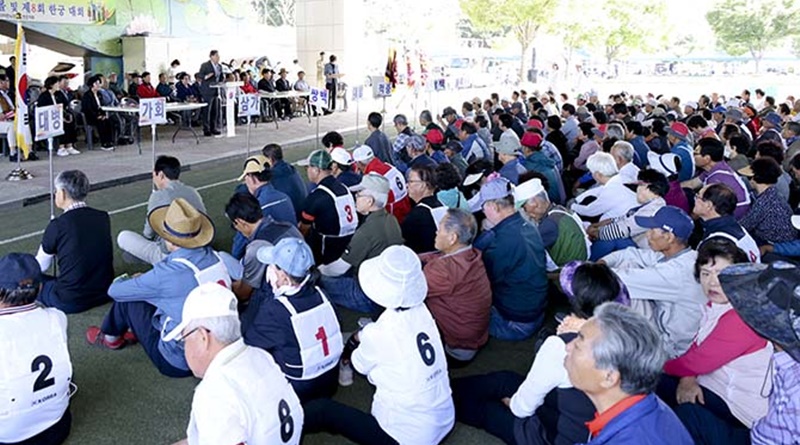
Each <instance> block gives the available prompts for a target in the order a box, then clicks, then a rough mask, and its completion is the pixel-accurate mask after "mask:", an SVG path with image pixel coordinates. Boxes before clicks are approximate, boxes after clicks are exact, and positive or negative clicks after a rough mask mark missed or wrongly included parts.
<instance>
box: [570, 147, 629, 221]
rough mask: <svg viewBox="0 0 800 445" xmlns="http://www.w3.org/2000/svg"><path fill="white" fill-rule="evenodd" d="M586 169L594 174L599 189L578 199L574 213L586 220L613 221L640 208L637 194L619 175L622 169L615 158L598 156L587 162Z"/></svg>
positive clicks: (602, 153)
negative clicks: (626, 185)
mask: <svg viewBox="0 0 800 445" xmlns="http://www.w3.org/2000/svg"><path fill="white" fill-rule="evenodd" d="M586 168H588V169H589V171H590V172H591V173H592V178H594V180H595V182H597V186H596V187H593V188H590V189H589V190H586V191H585V192H583V193H581V194H580V195H578V196H577V197H576V198H575V203H574V204H572V206H571V209H572V211H574V212H575V213H577V214H578V215H580V216H581V218H583V219H595V220H596V219H597V218H598V217H599V220H601V221H602V220H604V219H611V218H616V217H618V216H623V215H625V213H626V212H627V211H628V210H630V209H631V208H633V207H635V206H637V205H638V203H637V202H636V194H635V193H634V192H632V191H631V190H630V189H628V188H627V187H625V184H624V182H623V180H622V178H621V177H620V176H619V175H618V173H619V169H618V168H617V163H616V161H615V160H614V157H613V156H611V155H610V154H608V153H604V152H598V153H595V154H593V155H591V156H589V159H588V160H587V161H586Z"/></svg>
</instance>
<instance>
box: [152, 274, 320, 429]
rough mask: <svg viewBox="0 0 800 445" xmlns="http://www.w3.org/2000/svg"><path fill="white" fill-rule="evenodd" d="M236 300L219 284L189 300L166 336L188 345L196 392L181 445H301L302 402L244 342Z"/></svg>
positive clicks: (260, 352) (268, 361)
mask: <svg viewBox="0 0 800 445" xmlns="http://www.w3.org/2000/svg"><path fill="white" fill-rule="evenodd" d="M241 332H242V331H241V325H240V323H239V314H238V312H237V311H236V297H235V296H234V295H233V293H231V291H230V290H228V289H226V288H224V287H222V286H219V285H217V284H215V283H205V284H202V285H200V286H198V287H197V288H196V289H194V290H193V291H192V292H190V293H189V295H188V296H187V297H186V302H185V304H184V305H183V310H182V312H181V323H180V324H178V325H177V326H175V328H174V329H172V331H170V332H169V333H168V334H167V336H166V337H165V339H166V341H168V342H169V343H170V344H182V345H183V347H182V349H184V350H185V354H186V363H188V365H189V368H190V369H191V372H192V374H194V376H195V377H197V378H200V379H202V381H201V382H200V383H199V384H198V385H197V388H196V389H195V391H194V397H193V398H192V411H191V415H190V417H189V425H188V427H187V428H186V439H184V440H182V441H180V442H177V443H176V444H175V445H190V444H191V445H195V444H206V443H215V444H245V443H247V444H267V443H285V444H293V445H296V444H298V443H300V438H301V434H302V431H303V422H304V420H305V419H304V413H303V408H302V407H301V406H300V400H299V399H298V397H297V395H296V394H295V392H294V390H293V389H292V386H291V385H290V384H289V382H287V381H286V379H285V378H284V376H283V373H282V372H281V369H280V368H279V367H278V365H277V364H276V363H275V360H274V359H273V358H272V356H271V355H270V354H269V353H267V352H265V351H264V350H262V349H260V348H256V347H253V346H248V345H246V344H245V342H244V341H243V339H242V334H241Z"/></svg>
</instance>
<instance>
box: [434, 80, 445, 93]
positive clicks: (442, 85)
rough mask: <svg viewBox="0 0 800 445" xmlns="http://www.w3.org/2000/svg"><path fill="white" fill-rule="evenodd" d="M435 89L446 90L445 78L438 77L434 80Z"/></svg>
mask: <svg viewBox="0 0 800 445" xmlns="http://www.w3.org/2000/svg"><path fill="white" fill-rule="evenodd" d="M433 89H434V91H444V90H445V83H444V79H436V80H434V81H433Z"/></svg>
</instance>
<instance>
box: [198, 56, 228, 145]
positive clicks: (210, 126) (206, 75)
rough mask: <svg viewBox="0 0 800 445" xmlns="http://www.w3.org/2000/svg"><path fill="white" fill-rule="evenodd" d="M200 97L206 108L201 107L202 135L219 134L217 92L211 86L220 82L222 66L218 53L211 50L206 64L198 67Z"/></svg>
mask: <svg viewBox="0 0 800 445" xmlns="http://www.w3.org/2000/svg"><path fill="white" fill-rule="evenodd" d="M199 73H200V78H201V79H202V82H201V83H200V95H201V96H202V97H203V102H205V103H207V104H208V106H206V107H203V108H202V109H201V110H202V117H203V135H204V136H211V135H217V134H220V130H219V98H218V95H219V92H218V91H217V89H216V88H213V85H215V84H217V83H219V82H222V79H223V78H222V65H220V64H219V51H217V50H215V49H214V50H211V52H210V53H209V55H208V62H203V64H201V65H200V72H199Z"/></svg>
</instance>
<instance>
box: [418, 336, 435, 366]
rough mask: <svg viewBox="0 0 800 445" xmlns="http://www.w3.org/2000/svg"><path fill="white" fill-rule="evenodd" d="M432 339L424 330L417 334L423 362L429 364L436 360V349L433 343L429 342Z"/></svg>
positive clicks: (431, 364)
mask: <svg viewBox="0 0 800 445" xmlns="http://www.w3.org/2000/svg"><path fill="white" fill-rule="evenodd" d="M430 339H431V338H430V337H428V334H426V333H424V332H420V333H419V334H417V349H419V355H420V357H422V362H423V363H425V365H427V366H433V362H435V361H436V351H434V350H433V345H431V344H430V343H429V340H430Z"/></svg>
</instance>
